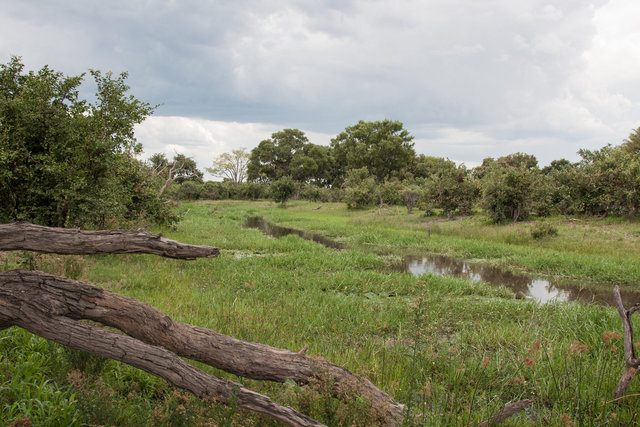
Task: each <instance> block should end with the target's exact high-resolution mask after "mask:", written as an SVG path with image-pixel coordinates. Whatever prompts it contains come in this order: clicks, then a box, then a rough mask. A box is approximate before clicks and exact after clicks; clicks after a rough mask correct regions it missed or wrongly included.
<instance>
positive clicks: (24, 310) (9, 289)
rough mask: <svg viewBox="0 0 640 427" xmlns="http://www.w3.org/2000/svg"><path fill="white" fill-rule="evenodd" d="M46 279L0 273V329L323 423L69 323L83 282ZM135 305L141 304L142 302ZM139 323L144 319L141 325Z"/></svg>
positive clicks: (204, 392) (303, 421)
mask: <svg viewBox="0 0 640 427" xmlns="http://www.w3.org/2000/svg"><path fill="white" fill-rule="evenodd" d="M23 274H25V275H26V276H31V277H30V278H36V277H39V276H40V277H42V280H41V281H40V283H39V284H37V285H35V286H34V283H31V282H30V280H28V279H27V280H24V281H21V280H20V278H21V277H22V275H23ZM46 277H47V275H45V274H44V273H38V272H28V271H21V270H14V271H10V272H8V274H7V273H2V274H0V326H2V327H3V328H6V327H9V326H13V325H16V326H19V327H21V328H24V329H26V330H28V331H30V332H32V333H34V334H36V335H39V336H41V337H44V338H46V339H49V340H51V341H55V342H57V343H60V344H64V345H66V346H68V347H71V348H75V349H78V350H83V351H87V352H89V353H93V354H96V355H98V356H102V357H106V358H109V359H114V360H119V361H121V362H124V363H127V364H129V365H131V366H134V367H136V368H139V369H142V370H144V371H146V372H149V373H150V374H153V375H156V376H159V377H161V378H164V379H166V380H167V381H168V382H170V383H171V384H173V385H174V386H176V387H180V388H182V389H185V390H187V391H189V392H191V393H193V394H194V395H196V396H198V397H203V398H217V399H220V400H221V401H222V402H223V403H230V402H231V401H232V400H234V398H236V399H237V404H238V406H239V407H240V408H244V409H248V410H251V411H255V412H259V413H261V414H265V415H268V416H270V417H273V418H275V419H277V420H278V421H280V422H283V423H285V424H288V425H292V426H320V425H322V424H320V423H318V422H317V421H315V420H313V419H311V418H309V417H307V416H306V415H304V414H301V413H299V412H298V411H295V410H293V409H291V408H288V407H286V406H282V405H279V404H277V403H274V402H273V401H271V399H269V398H268V397H266V396H263V395H261V394H259V393H255V392H253V391H251V390H248V389H246V388H245V387H244V386H242V385H241V384H238V383H235V382H233V381H229V380H226V379H222V378H218V377H215V376H213V375H209V374H207V373H205V372H203V371H201V370H200V369H198V368H196V367H194V366H193V365H191V364H189V363H187V362H185V361H183V360H182V359H180V357H178V356H177V355H176V354H174V353H172V352H171V351H169V350H166V349H164V348H162V347H158V346H154V345H150V344H146V343H144V342H142V341H140V340H138V339H136V338H132V337H129V336H126V335H120V334H117V333H115V332H111V331H109V330H106V329H103V328H100V327H97V326H93V325H89V324H86V323H81V322H78V321H77V320H72V319H71V318H69V317H67V316H68V315H69V314H72V313H69V310H67V308H68V307H69V306H74V305H76V304H78V303H80V304H82V303H85V304H89V303H88V302H87V301H86V300H84V298H85V297H86V295H81V292H80V293H77V294H76V293H74V289H73V288H74V285H78V287H82V285H83V284H82V283H80V282H75V283H74V282H73V281H70V280H66V279H61V280H63V281H65V282H66V283H65V284H66V285H67V289H64V288H57V289H56V288H55V287H51V286H48V285H47V283H46V282H47V281H48V280H47V278H46ZM23 278H24V277H23ZM49 279H51V280H53V281H54V282H55V279H56V278H55V277H54V276H49ZM57 291H61V293H56V292H57ZM100 291H101V289H100V288H95V287H94V292H96V293H98V294H99V293H100ZM137 304H138V305H143V304H142V303H140V302H137ZM93 311H96V312H99V311H101V307H99V306H98V305H96V304H94V307H93ZM142 319H144V316H142V317H140V318H139V321H140V320H142ZM140 323H142V322H140Z"/></svg>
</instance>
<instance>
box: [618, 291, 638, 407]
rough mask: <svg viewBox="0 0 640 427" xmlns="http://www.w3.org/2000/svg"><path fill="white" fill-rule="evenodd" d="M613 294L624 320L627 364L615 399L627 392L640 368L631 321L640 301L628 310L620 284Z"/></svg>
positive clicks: (625, 359)
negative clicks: (623, 300) (623, 301)
mask: <svg viewBox="0 0 640 427" xmlns="http://www.w3.org/2000/svg"><path fill="white" fill-rule="evenodd" d="M613 296H614V300H615V303H616V308H617V309H618V314H619V315H620V319H621V320H622V329H623V331H624V361H625V365H626V367H625V371H624V373H623V374H622V377H621V378H620V381H619V382H618V385H617V387H616V390H615V391H614V392H613V399H614V400H617V399H620V398H621V397H623V396H624V395H625V394H626V393H627V389H628V388H629V384H630V383H631V380H633V379H634V378H635V376H636V375H638V372H639V369H640V359H639V358H636V354H635V349H634V348H633V324H632V322H631V315H632V314H633V313H635V312H636V311H638V310H640V303H636V304H635V305H634V306H633V307H631V308H630V309H629V310H627V309H626V308H625V307H624V304H623V303H622V297H621V296H620V287H618V286H616V287H615V288H614V289H613Z"/></svg>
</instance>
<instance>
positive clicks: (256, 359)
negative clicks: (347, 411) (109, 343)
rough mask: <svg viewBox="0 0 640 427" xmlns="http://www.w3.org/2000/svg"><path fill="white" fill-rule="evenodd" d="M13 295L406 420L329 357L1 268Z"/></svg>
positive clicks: (1, 288) (4, 291) (3, 283)
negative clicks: (363, 402)
mask: <svg viewBox="0 0 640 427" xmlns="http://www.w3.org/2000/svg"><path fill="white" fill-rule="evenodd" d="M13 294H19V295H29V296H28V298H27V299H28V300H30V301H46V304H47V305H48V307H47V308H46V309H44V308H43V310H45V311H47V312H48V311H51V310H56V311H55V312H56V315H58V316H65V317H68V318H71V319H76V320H79V319H86V320H92V321H95V322H99V323H102V324H104V325H106V326H111V327H115V328H118V329H120V330H121V331H123V332H124V333H126V334H128V335H130V336H131V337H134V338H137V339H138V340H140V341H143V342H145V343H147V344H150V345H154V346H161V347H164V348H166V349H168V350H170V351H172V352H174V353H176V354H177V355H179V356H183V357H187V358H189V359H193V360H197V361H199V362H203V363H206V364H208V365H210V366H213V367H215V368H219V369H222V370H224V371H227V372H230V373H232V374H235V375H238V376H242V377H246V378H252V379H257V380H271V381H277V382H285V381H286V380H293V381H295V382H296V383H298V384H300V385H304V384H308V383H309V382H312V381H314V380H319V381H321V382H323V383H325V384H329V385H330V388H331V390H332V393H333V394H334V395H335V396H336V397H338V398H340V399H342V400H345V401H349V400H350V399H352V398H353V396H354V395H358V396H362V397H364V398H366V399H367V400H368V401H369V403H370V405H371V408H372V410H373V411H374V412H375V413H376V417H377V418H378V419H379V420H380V421H381V422H383V423H384V424H387V425H393V424H395V423H398V422H400V420H401V419H402V416H403V410H404V407H403V405H401V404H399V403H397V402H396V401H395V400H393V399H392V398H391V397H390V396H389V395H388V394H386V393H384V392H383V391H381V390H380V389H378V388H377V387H376V386H374V385H373V384H372V383H371V382H370V381H369V380H367V379H365V378H362V377H360V376H358V375H355V374H353V373H352V372H350V371H349V370H347V369H345V368H342V367H340V366H336V365H334V364H332V363H330V362H329V361H327V360H325V359H319V358H313V357H310V356H307V355H305V354H304V352H293V351H289V350H285V349H279V348H275V347H270V346H267V345H263V344H258V343H253V342H249V341H242V340H239V339H236V338H233V337H230V336H227V335H222V334H219V333H217V332H215V331H213V330H210V329H205V328H200V327H197V326H193V325H189V324H186V323H181V322H176V321H174V320H172V319H171V318H170V317H169V316H167V315H166V314H164V313H162V312H160V311H159V310H157V309H155V308H153V307H151V306H149V305H147V304H144V303H142V302H140V301H138V300H136V299H133V298H128V297H124V296H121V295H118V294H115V293H113V292H111V291H108V290H106V289H103V288H100V287H97V286H93V285H90V284H87V283H82V282H78V281H75V280H70V279H65V278H61V277H57V276H52V275H49V274H45V273H42V272H35V271H28V270H11V271H7V272H4V273H0V296H2V298H4V299H10V298H11V295H13ZM43 304H44V302H43ZM1 313H2V310H1V308H0V315H1ZM25 329H26V328H25Z"/></svg>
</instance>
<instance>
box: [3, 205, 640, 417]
mask: <svg viewBox="0 0 640 427" xmlns="http://www.w3.org/2000/svg"><path fill="white" fill-rule="evenodd" d="M289 206H290V207H289V208H288V209H282V208H278V207H276V206H275V205H274V204H271V203H269V202H254V203H248V202H215V203H214V202H207V203H193V204H188V206H186V207H189V208H191V211H190V213H189V215H187V216H186V217H185V218H184V219H183V221H182V222H181V223H180V225H179V226H178V229H177V230H174V231H172V230H162V231H164V233H165V235H166V236H167V237H169V238H172V239H176V240H181V241H186V242H189V243H194V244H208V245H214V246H217V247H219V248H220V249H221V252H222V254H221V256H220V257H219V258H217V259H203V260H197V261H192V262H185V261H177V260H170V259H161V258H158V257H153V256H146V255H119V256H102V257H62V256H49V255H48V256H42V255H37V256H35V257H31V258H29V257H27V256H26V255H23V254H20V253H14V254H10V255H9V256H5V258H4V260H3V261H2V262H3V265H4V267H3V268H4V269H7V268H10V267H12V266H14V265H15V264H21V265H25V264H28V265H33V266H34V267H36V268H39V269H43V270H47V271H50V272H53V273H55V274H60V275H67V276H75V277H76V278H80V279H82V280H85V281H87V282H90V283H94V284H97V285H99V286H103V287H105V288H108V289H111V290H113V291H115V292H118V293H120V294H123V295H128V296H131V297H134V298H138V299H140V300H142V301H144V302H146V303H149V304H151V305H153V306H155V307H157V308H158V309H160V310H162V311H164V312H165V313H167V314H168V315H169V316H171V317H173V318H174V319H176V320H180V321H183V322H188V323H193V324H197V325H199V326H203V327H208V328H212V329H215V330H217V331H219V332H222V333H225V334H230V335H233V336H236V337H238V338H242V339H246V340H251V341H256V342H261V343H264V344H269V345H273V346H276V347H282V348H288V349H292V350H299V349H301V348H303V347H304V346H305V345H309V350H308V353H307V354H309V355H313V356H320V357H325V358H328V359H330V360H331V361H333V362H334V363H336V364H338V365H341V366H344V367H346V368H348V369H349V370H351V371H354V372H356V373H358V374H360V375H364V376H366V377H367V378H369V379H370V380H371V381H373V382H374V383H375V384H376V385H377V386H378V387H380V388H381V389H383V390H385V391H387V392H388V393H390V394H391V395H392V396H394V397H395V398H396V399H397V400H399V401H401V402H402V403H404V404H406V405H407V406H408V407H409V409H410V411H411V412H412V413H415V414H422V416H423V418H422V419H423V420H424V424H426V425H458V424H460V425H467V424H477V423H479V422H480V421H483V420H485V419H487V418H489V416H490V415H491V414H493V413H495V412H497V411H498V410H499V409H501V408H502V407H504V405H505V404H506V403H508V402H511V401H515V400H519V399H533V400H534V403H533V405H532V406H531V407H530V408H529V409H528V410H527V411H525V412H523V413H521V414H519V415H517V416H515V417H514V418H513V419H512V420H511V421H510V422H511V423H512V425H541V424H550V425H567V424H568V423H569V422H574V423H575V424H576V425H592V424H598V425H606V424H624V425H630V424H634V423H637V422H638V419H637V418H638V414H637V410H636V408H637V403H638V402H637V399H638V398H637V397H630V398H628V399H625V401H624V402H622V403H621V404H616V403H606V402H607V401H608V400H609V399H610V396H611V395H612V393H613V390H614V388H615V386H616V384H617V381H618V379H619V377H620V375H621V373H622V372H623V370H624V362H623V355H622V339H621V336H620V335H619V333H618V331H620V330H621V325H620V320H619V318H618V315H617V312H615V310H614V309H611V308H606V307H600V306H584V305H579V304H575V303H566V304H549V305H538V304H536V303H533V302H530V301H523V300H516V299H514V295H513V294H512V292H511V291H509V290H507V289H504V288H496V287H492V286H490V285H488V284H483V283H480V284H477V283H471V282H469V281H466V280H462V279H455V278H447V277H436V276H430V275H425V276H422V277H419V278H416V277H413V276H411V275H409V274H404V273H399V272H394V271H391V270H390V269H388V268H387V267H388V266H389V264H390V263H391V262H392V261H393V260H397V259H398V257H399V256H400V255H402V254H405V253H423V252H440V253H449V254H453V255H457V256H462V257H467V258H478V259H484V260H488V261H489V262H492V263H496V264H501V265H506V266H509V267H511V268H516V269H525V270H529V271H534V272H538V273H552V274H560V275H565V276H572V277H578V278H585V279H592V280H595V281H601V280H607V281H609V282H611V283H627V284H629V285H630V286H634V285H635V286H637V285H639V284H640V273H639V272H638V266H637V265H636V264H637V263H636V262H634V260H637V259H640V253H639V252H640V247H639V243H638V239H639V236H640V224H638V223H637V222H630V221H627V220H606V221H597V220H593V219H584V218H579V219H577V220H575V221H573V220H567V219H565V218H552V219H550V220H547V221H550V222H551V223H552V224H553V226H554V227H556V228H557V229H558V231H559V235H558V236H557V237H545V238H542V239H534V238H533V237H532V236H531V233H530V229H531V227H532V226H533V225H534V224H533V223H525V224H516V225H507V226H494V225H489V224H487V223H485V222H484V220H482V219H480V218H477V217H471V218H461V219H458V220H454V221H450V220H445V219H441V218H424V217H421V216H420V214H413V215H407V214H406V212H405V211H403V210H401V209H399V208H398V209H396V208H391V209H388V210H383V211H379V210H378V209H371V210H347V209H345V208H344V206H343V205H340V204H322V205H318V204H314V203H303V202H293V203H290V205H289ZM319 206H320V209H318V207H319ZM183 210H185V209H183ZM254 215H259V216H263V217H265V218H267V219H268V220H270V221H272V222H275V223H278V224H281V225H286V226H290V227H294V228H297V229H301V230H305V231H309V232H315V233H320V234H323V235H326V236H329V237H332V238H334V239H336V240H339V241H340V242H342V243H344V244H345V245H346V246H347V247H348V248H350V249H347V250H342V251H338V250H330V249H327V248H324V247H323V246H321V245H319V244H316V243H313V242H310V241H306V240H303V239H301V238H299V237H297V236H287V237H283V238H280V239H274V238H271V237H268V236H265V235H263V234H262V233H260V232H259V231H257V230H254V229H246V228H244V227H243V226H242V225H243V223H244V221H245V220H246V218H247V217H249V216H254ZM429 229H430V230H431V236H430V237H428V232H429ZM380 254H381V255H380ZM636 328H637V326H636ZM0 356H1V359H0V377H1V378H0V379H1V380H2V384H3V386H2V388H1V389H0V405H2V406H1V408H0V420H5V421H4V422H5V425H11V423H13V422H15V421H16V420H19V419H21V418H25V417H27V418H29V419H30V420H31V421H32V423H33V424H34V425H87V424H94V425H97V424H101V425H203V424H206V423H211V424H210V425H232V424H234V423H235V424H236V425H273V422H271V421H270V420H267V419H265V418H263V417H260V416H257V415H253V414H249V413H246V412H243V411H240V410H238V409H237V408H235V407H234V406H233V405H230V406H223V405H221V404H219V403H216V402H208V401H203V400H200V399H195V398H190V397H189V396H188V395H186V394H185V393H178V392H176V391H175V390H174V389H173V388H171V387H170V386H168V385H167V384H166V383H165V382H164V381H162V380H159V379H156V378H153V377H150V376H149V375H147V374H145V373H142V372H140V371H138V370H136V369H134V368H130V367H128V366H126V365H122V364H120V363H117V362H113V361H103V360H101V359H98V358H94V357H92V356H87V355H85V354H83V353H79V352H74V351H71V350H67V349H65V348H63V347H61V346H58V345H55V344H50V343H47V342H46V341H45V340H43V339H40V338H38V337H35V336H33V335H31V334H28V333H26V332H24V331H22V330H19V329H17V328H10V329H8V330H5V331H3V332H1V333H0ZM203 369H206V370H207V371H209V372H212V373H215V374H219V375H226V374H223V373H221V372H217V371H215V370H213V369H211V368H207V367H203ZM227 376H228V377H230V378H232V379H234V380H239V381H241V382H243V383H244V384H246V385H247V386H249V387H250V388H252V389H254V390H256V391H259V392H261V393H265V394H267V395H269V396H271V397H272V398H273V399H275V400H276V401H278V402H281V403H284V404H288V405H291V406H293V407H295V408H297V409H300V410H302V411H304V412H305V413H307V414H309V415H311V416H313V417H315V418H317V419H319V420H320V421H322V422H324V423H326V424H328V425H370V423H371V422H372V420H371V418H370V415H371V414H370V411H369V408H368V406H367V403H366V402H364V401H362V400H359V399H354V400H353V402H351V403H348V404H344V403H340V402H338V401H336V400H335V399H333V398H331V397H330V396H329V393H328V392H327V390H325V389H323V385H322V384H312V385H310V386H308V387H299V386H297V385H295V384H293V383H291V384H289V383H286V384H273V383H261V382H258V381H253V380H247V379H239V378H236V377H234V376H230V375H227ZM639 392H640V386H638V384H636V383H635V382H633V383H632V386H631V388H630V389H629V394H635V393H639Z"/></svg>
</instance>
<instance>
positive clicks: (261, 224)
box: [245, 216, 344, 249]
mask: <svg viewBox="0 0 640 427" xmlns="http://www.w3.org/2000/svg"><path fill="white" fill-rule="evenodd" d="M245 227H248V228H257V229H259V230H260V231H262V232H263V233H264V234H267V235H269V236H273V237H284V236H287V235H289V234H295V235H297V236H300V237H302V238H303V239H306V240H313V241H314V242H316V243H320V244H321V245H324V246H326V247H328V248H331V249H344V245H342V244H341V243H338V242H336V241H334V240H331V239H329V238H328V237H324V236H322V235H320V234H312V233H306V232H304V231H300V230H296V229H293V228H288V227H281V226H279V225H275V224H271V223H270V222H268V221H265V219H264V218H261V217H259V216H254V217H251V218H248V219H247V222H246V223H245Z"/></svg>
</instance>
